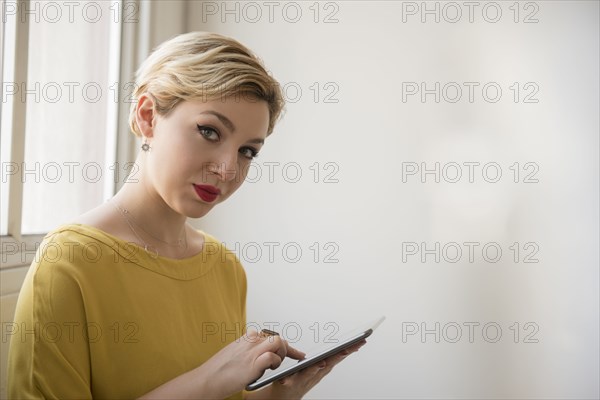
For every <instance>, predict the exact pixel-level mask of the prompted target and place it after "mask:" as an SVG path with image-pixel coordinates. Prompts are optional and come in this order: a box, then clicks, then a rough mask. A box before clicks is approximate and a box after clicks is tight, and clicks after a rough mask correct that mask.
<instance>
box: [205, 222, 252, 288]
mask: <svg viewBox="0 0 600 400" xmlns="http://www.w3.org/2000/svg"><path fill="white" fill-rule="evenodd" d="M196 232H198V234H199V235H201V236H202V237H203V240H204V245H203V248H202V254H203V255H204V259H207V260H208V259H210V260H212V261H213V262H216V263H218V264H221V265H222V266H223V268H225V269H226V270H230V271H231V272H234V273H235V274H237V275H239V276H240V278H242V279H243V280H245V279H246V272H245V271H244V267H243V266H242V263H241V262H240V259H239V257H238V253H237V252H236V251H235V250H236V248H235V247H234V248H233V249H231V248H230V246H228V245H227V243H225V242H223V241H221V240H220V239H218V238H216V237H215V236H213V235H211V234H209V233H206V232H204V231H202V230H199V229H196Z"/></svg>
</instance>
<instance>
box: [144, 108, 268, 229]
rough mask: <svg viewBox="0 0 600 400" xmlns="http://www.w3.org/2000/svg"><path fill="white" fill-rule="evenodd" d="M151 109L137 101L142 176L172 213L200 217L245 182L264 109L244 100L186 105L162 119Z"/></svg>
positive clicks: (262, 129) (263, 127) (262, 133)
mask: <svg viewBox="0 0 600 400" xmlns="http://www.w3.org/2000/svg"><path fill="white" fill-rule="evenodd" d="M151 106H152V102H151V100H150V99H149V98H147V97H146V100H145V101H144V100H143V99H140V107H139V110H138V125H139V126H140V130H141V131H142V133H143V134H144V136H147V137H148V142H149V144H150V146H151V150H150V151H149V152H147V153H146V154H145V157H146V160H145V165H144V168H145V171H144V176H145V177H146V178H147V180H148V182H149V183H150V185H151V187H152V188H153V189H154V191H155V192H156V193H157V194H158V195H159V196H160V197H161V198H162V199H163V200H164V201H165V202H166V203H167V204H168V205H169V206H170V207H171V208H172V209H173V210H175V211H176V212H178V213H179V214H182V215H185V216H188V217H192V218H199V217H202V216H204V215H205V214H206V213H207V212H208V211H210V210H211V209H212V208H213V207H214V206H215V205H216V204H218V203H220V202H222V201H224V200H225V199H227V198H228V197H229V196H231V195H232V194H233V192H235V191H236V190H237V189H238V188H239V187H240V185H241V184H242V183H243V182H244V180H245V178H246V175H247V173H248V168H249V166H250V163H251V161H252V158H253V157H255V156H256V154H257V153H258V152H259V151H260V149H261V147H262V145H263V143H264V140H265V138H266V136H267V130H268V126H269V109H268V105H267V103H266V102H265V101H263V100H256V101H252V99H246V98H244V96H239V97H238V98H236V97H227V98H224V99H217V100H213V101H184V102H182V103H180V104H178V105H177V106H176V107H175V108H174V109H173V110H172V111H171V112H170V113H169V114H168V115H167V116H166V117H162V116H159V115H157V114H152V111H151ZM140 119H141V121H140ZM140 123H141V125H140Z"/></svg>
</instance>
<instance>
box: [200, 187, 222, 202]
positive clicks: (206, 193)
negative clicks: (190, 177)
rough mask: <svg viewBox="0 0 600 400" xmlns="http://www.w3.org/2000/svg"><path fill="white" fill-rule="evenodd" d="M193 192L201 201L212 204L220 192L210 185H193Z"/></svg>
mask: <svg viewBox="0 0 600 400" xmlns="http://www.w3.org/2000/svg"><path fill="white" fill-rule="evenodd" d="M194 190H196V194H197V195H198V197H200V198H201V199H202V200H204V201H207V202H209V203H212V202H213V201H215V200H216V199H217V197H218V196H219V195H220V194H221V190H220V189H219V188H217V187H214V186H211V185H196V184H194Z"/></svg>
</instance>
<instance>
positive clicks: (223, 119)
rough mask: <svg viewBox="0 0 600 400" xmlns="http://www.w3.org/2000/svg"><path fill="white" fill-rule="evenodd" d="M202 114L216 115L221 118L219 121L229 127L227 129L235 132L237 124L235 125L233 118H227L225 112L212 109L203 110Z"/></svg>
mask: <svg viewBox="0 0 600 400" xmlns="http://www.w3.org/2000/svg"><path fill="white" fill-rule="evenodd" d="M200 114H210V115H214V116H215V117H217V118H218V119H219V121H221V123H222V124H223V125H225V126H226V127H227V129H229V130H230V131H231V132H235V125H233V122H231V120H230V119H229V118H227V117H226V116H224V115H223V114H221V113H219V112H216V111H212V110H208V111H203V112H201V113H200Z"/></svg>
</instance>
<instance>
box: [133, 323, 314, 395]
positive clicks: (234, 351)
mask: <svg viewBox="0 0 600 400" xmlns="http://www.w3.org/2000/svg"><path fill="white" fill-rule="evenodd" d="M286 356H288V357H291V358H294V359H302V358H303V357H304V356H305V354H304V353H302V352H300V351H298V350H296V349H294V348H293V347H291V346H289V345H288V344H287V342H286V341H285V340H283V339H281V338H280V337H272V336H271V337H268V338H265V337H261V336H259V334H258V332H256V331H250V332H248V333H247V334H246V335H244V336H242V337H241V338H240V339H238V340H236V341H235V342H233V343H231V344H229V345H227V346H226V347H224V348H223V349H222V350H221V351H219V352H218V353H217V354H215V355H214V356H213V357H211V358H210V359H209V360H208V361H206V362H205V363H204V364H202V365H201V366H199V367H197V368H194V369H193V370H191V371H189V372H186V373H185V374H182V375H179V376H178V377H176V378H174V379H172V380H170V381H168V382H166V383H165V384H163V385H161V386H159V387H158V388H156V389H154V390H152V391H151V392H148V393H146V394H145V395H143V396H142V397H140V399H165V398H171V399H173V398H177V399H198V398H203V399H223V398H226V397H228V396H231V395H232V394H234V393H237V392H240V391H241V390H242V389H244V387H245V386H246V384H248V382H252V381H254V380H256V379H257V378H258V377H259V376H261V375H262V374H263V372H264V370H265V369H267V368H277V367H278V366H279V365H280V364H281V362H282V361H283V359H284V358H285V357H286Z"/></svg>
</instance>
